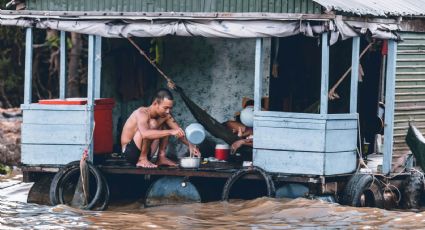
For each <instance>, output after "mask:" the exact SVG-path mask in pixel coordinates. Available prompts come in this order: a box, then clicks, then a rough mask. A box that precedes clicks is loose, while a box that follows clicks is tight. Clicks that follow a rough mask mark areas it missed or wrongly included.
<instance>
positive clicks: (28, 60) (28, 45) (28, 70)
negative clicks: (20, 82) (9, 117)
mask: <svg viewBox="0 0 425 230" xmlns="http://www.w3.org/2000/svg"><path fill="white" fill-rule="evenodd" d="M32 43H33V38H32V28H27V29H26V37H25V81H24V104H31V102H32V95H31V94H32V53H33V49H32Z"/></svg>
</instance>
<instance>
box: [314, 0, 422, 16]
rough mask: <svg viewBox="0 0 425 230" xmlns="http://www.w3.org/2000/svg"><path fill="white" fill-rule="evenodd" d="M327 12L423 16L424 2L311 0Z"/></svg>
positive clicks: (405, 0)
mask: <svg viewBox="0 0 425 230" xmlns="http://www.w3.org/2000/svg"><path fill="white" fill-rule="evenodd" d="M313 1H314V2H316V3H318V4H320V5H322V6H323V7H324V8H326V10H327V11H339V12H345V13H351V14H355V15H373V16H423V15H425V0H402V1H400V0H373V1H372V0H350V1H347V0H313Z"/></svg>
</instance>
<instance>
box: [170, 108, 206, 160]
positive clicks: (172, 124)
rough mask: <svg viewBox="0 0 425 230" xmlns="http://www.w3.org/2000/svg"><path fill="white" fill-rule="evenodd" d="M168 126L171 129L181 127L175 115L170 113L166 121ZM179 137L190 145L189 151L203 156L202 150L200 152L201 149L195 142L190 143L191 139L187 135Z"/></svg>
mask: <svg viewBox="0 0 425 230" xmlns="http://www.w3.org/2000/svg"><path fill="white" fill-rule="evenodd" d="M165 122H166V124H167V125H168V127H170V128H171V129H180V130H182V129H181V128H180V126H179V124H177V122H176V120H175V119H174V118H173V116H171V115H170V117H169V118H168V119H167V120H166V121H165ZM178 139H179V140H180V141H181V142H182V143H183V144H185V145H187V146H188V147H189V151H191V152H192V153H193V154H194V155H195V156H201V152H199V149H198V148H197V147H196V146H194V145H193V144H191V143H189V141H188V140H187V139H186V137H185V136H181V137H178Z"/></svg>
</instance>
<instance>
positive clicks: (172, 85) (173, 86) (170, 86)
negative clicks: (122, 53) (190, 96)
mask: <svg viewBox="0 0 425 230" xmlns="http://www.w3.org/2000/svg"><path fill="white" fill-rule="evenodd" d="M127 39H128V41H130V43H131V44H132V45H133V46H134V47H135V48H136V49H137V50H138V51H139V53H140V54H141V55H142V56H143V57H144V58H145V59H146V60H147V61H148V62H149V63H150V64H151V65H152V66H153V67H154V68H155V69H156V70H157V71H158V72H159V74H161V76H162V77H164V78H165V80H166V81H167V86H168V87H169V88H170V89H175V88H176V84H175V83H174V81H173V80H171V78H170V77H168V76H167V75H166V74H165V73H164V72H163V71H162V70H161V69H160V68H159V67H158V66H157V65H156V63H155V61H153V60H152V59H150V58H149V57H148V55H147V54H146V53H145V51H143V50H142V48H140V47H139V46H138V45H137V44H136V42H134V41H133V39H131V38H130V37H128V38H127Z"/></svg>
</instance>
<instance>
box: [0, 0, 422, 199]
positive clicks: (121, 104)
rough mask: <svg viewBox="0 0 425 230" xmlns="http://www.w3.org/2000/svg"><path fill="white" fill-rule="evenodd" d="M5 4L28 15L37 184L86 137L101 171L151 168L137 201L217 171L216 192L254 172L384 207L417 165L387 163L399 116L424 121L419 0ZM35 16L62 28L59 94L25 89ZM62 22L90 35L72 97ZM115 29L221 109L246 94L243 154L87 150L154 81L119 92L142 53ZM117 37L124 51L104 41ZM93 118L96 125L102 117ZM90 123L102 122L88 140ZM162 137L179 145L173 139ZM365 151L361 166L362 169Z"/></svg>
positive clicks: (74, 156)
mask: <svg viewBox="0 0 425 230" xmlns="http://www.w3.org/2000/svg"><path fill="white" fill-rule="evenodd" d="M11 7H14V6H13V5H12V6H11ZM16 7H17V9H16V10H14V9H5V10H1V11H0V25H1V26H18V27H25V28H26V57H25V58H26V62H25V63H26V65H25V97H24V103H23V104H22V106H21V108H22V110H23V116H24V117H23V125H22V165H23V171H24V173H25V179H26V180H28V181H41V179H40V178H41V177H43V175H48V174H49V173H50V174H49V175H50V180H47V181H48V182H45V181H44V184H43V185H37V183H36V185H35V186H39V187H41V188H44V189H47V190H49V189H50V187H52V186H50V184H52V182H51V180H52V177H53V175H52V173H53V172H57V171H58V170H59V169H60V168H62V167H63V166H64V165H66V164H68V163H70V162H72V161H76V160H80V158H81V156H82V154H83V152H84V149H85V148H86V147H87V146H88V147H89V148H88V149H89V159H90V160H91V161H92V162H94V163H95V164H94V165H95V167H97V168H98V169H99V170H100V171H101V172H102V173H103V174H104V175H105V176H106V177H108V176H110V175H114V174H128V175H130V174H135V175H155V176H161V177H159V178H158V179H155V180H153V181H151V182H149V183H151V184H152V186H151V187H150V189H149V190H148V191H147V197H146V201H145V202H146V204H153V203H155V202H156V203H158V202H159V203H161V202H162V203H164V200H167V199H166V198H167V196H168V197H169V196H170V194H176V191H179V193H178V194H180V195H181V197H182V199H183V200H185V201H188V200H190V201H202V200H204V199H203V194H202V192H201V190H202V189H200V188H199V187H202V186H197V184H196V183H197V182H195V181H196V180H197V179H199V178H200V179H203V180H208V179H211V178H215V179H221V180H222V181H223V183H221V184H220V183H218V184H219V185H217V186H218V187H219V188H217V190H218V191H220V196H222V198H223V199H228V198H229V194H231V187H232V186H233V185H234V183H235V181H237V180H245V179H246V180H249V179H256V180H260V181H264V182H265V183H263V184H265V185H266V186H263V187H264V189H265V191H266V192H265V195H268V196H273V197H275V196H277V197H302V196H306V195H310V196H327V197H330V199H331V200H333V201H337V202H340V203H344V204H350V205H354V206H376V207H384V206H387V205H386V204H385V202H384V199H383V197H384V193H385V194H386V195H388V194H390V195H392V196H394V199H395V200H397V199H398V198H400V197H403V196H404V194H402V193H400V194H396V192H394V191H392V189H394V188H396V187H398V188H401V189H398V190H400V191H403V187H402V184H403V183H401V182H403V181H406V182H409V181H413V180H411V178H412V177H413V175H414V173H412V172H410V171H408V170H407V171H406V170H401V171H399V172H395V171H394V169H395V168H394V167H393V165H392V164H393V157H394V156H399V155H400V154H405V153H408V151H409V149H408V147H407V146H406V144H405V141H404V138H405V135H406V132H407V128H408V122H409V121H413V122H414V123H415V124H416V125H417V126H418V128H419V130H421V131H422V132H424V131H425V125H424V124H425V112H424V111H425V110H424V106H425V99H424V98H425V77H424V76H425V19H424V17H425V1H423V0H406V1H403V3H402V4H400V2H399V1H396V0H390V1H388V0H387V1H384V0H379V1H373V2H372V1H368V0H353V1H343V0H246V1H242V0H193V1H183V0H158V1H153V0H140V1H129V0H109V1H106V0H99V1H88V0H80V1H67V0H26V1H24V2H22V3H20V4H18V5H16ZM36 29H53V30H58V31H61V33H60V35H61V46H60V51H61V73H60V85H59V86H58V87H59V89H60V93H59V100H58V101H62V102H63V101H65V102H66V103H56V102H57V101H55V100H47V101H38V102H37V101H34V100H33V99H32V91H31V89H32V87H31V83H32V57H33V48H32V44H33V31H34V30H36ZM69 32H73V33H80V34H84V35H86V36H88V64H87V65H88V71H87V76H88V77H87V79H88V82H87V98H85V99H84V100H77V102H76V101H75V100H71V99H69V98H68V99H67V98H66V95H67V93H66V88H67V86H66V85H67V80H66V66H67V64H66V55H65V54H66V36H67V34H68V33H69ZM126 38H138V39H147V40H146V41H149V42H150V40H151V39H158V38H160V39H161V43H162V51H163V52H162V53H161V57H162V59H163V60H162V63H161V68H162V69H163V70H164V71H165V72H167V73H168V75H169V76H172V77H173V79H174V81H175V82H176V83H177V84H178V85H180V86H181V87H182V88H183V89H184V90H185V91H186V92H187V95H188V96H189V97H190V98H191V99H192V100H193V101H194V102H196V103H197V104H199V105H200V106H201V107H203V108H204V109H205V110H206V111H207V112H208V113H210V114H211V115H212V116H213V117H215V118H216V119H217V120H219V121H225V120H226V119H229V118H231V117H232V115H233V113H234V112H236V111H237V110H240V109H241V107H240V103H241V100H242V98H243V97H251V98H253V99H254V125H253V130H254V137H253V145H254V146H253V166H254V167H242V166H241V165H239V166H238V165H233V164H226V165H225V167H224V168H225V170H223V165H220V166H217V165H214V166H213V165H209V164H207V165H204V166H201V167H200V168H199V169H197V170H187V169H179V168H177V169H175V168H166V169H163V168H160V169H139V168H135V167H130V166H122V165H119V164H115V165H114V164H105V163H98V164H97V163H96V158H100V156H103V155H105V154H106V155H107V154H109V153H112V152H113V151H112V147H110V146H112V144H118V145H119V143H117V142H118V140H119V139H118V138H117V136H118V135H119V133H120V126H119V125H117V124H118V123H119V121H120V120H121V121H122V120H124V121H125V119H126V118H127V117H128V116H129V114H130V112H131V111H132V110H133V109H135V108H137V107H139V106H141V105H148V104H149V101H148V99H147V98H148V95H149V92H152V91H153V90H155V89H156V88H159V87H160V86H165V82H163V81H160V80H158V81H157V82H155V81H151V82H150V84H145V85H144V86H143V87H144V88H143V89H144V92H145V94H143V95H142V94H140V93H139V94H138V95H137V93H136V94H131V95H129V91H130V89H131V86H132V85H133V86H134V84H139V86H140V85H142V84H141V83H140V81H141V80H140V79H141V78H140V75H137V76H138V77H136V78H134V77H133V78H132V77H131V76H130V75H132V74H134V73H130V72H128V70H131V69H132V68H133V69H134V68H137V67H138V66H139V64H135V63H134V62H133V63H128V62H127V61H123V60H130V59H126V58H128V56H131V55H132V53H131V52H134V50H133V51H129V50H132V48H129V47H131V46H130V45H129V43H128V42H127V39H126ZM140 41H141V40H139V42H140ZM143 41H144V42H146V41H145V40H143ZM123 43H125V44H124V45H123ZM116 47H118V51H120V50H121V52H120V53H119V54H118V53H117V52H115V53H114V55H108V52H111V50H114V48H116ZM120 60H121V62H126V63H125V64H123V63H120ZM140 65H143V64H140ZM146 68H147V67H146ZM350 70H351V71H350ZM145 77H148V78H149V76H145ZM345 78H346V79H345ZM137 79H139V80H137ZM344 79H345V81H344ZM125 82H127V83H125ZM120 87H123V88H120ZM126 87H129V88H126ZM127 89H128V90H127ZM136 91H137V90H136ZM135 95H136V96H135ZM264 97H266V98H268V105H267V107H268V110H267V111H264V110H263V109H262V108H263V107H265V105H264V104H262V103H261V99H262V98H264ZM102 98H113V99H114V101H115V102H114V101H111V100H108V99H102ZM338 98H339V99H338ZM131 99H136V100H131ZM176 100H177V102H178V103H177V105H176V108H175V110H174V115H175V117H176V120H178V121H179V122H181V125H182V126H186V125H188V124H189V123H191V122H193V121H195V120H194V119H193V118H192V116H191V114H190V112H189V110H188V109H187V108H186V107H185V106H184V104H183V103H180V102H182V101H181V100H180V99H176ZM114 104H115V107H114ZM96 114H98V116H99V117H101V118H98V119H95V118H96V116H97V115H96ZM105 117H108V118H105ZM95 120H97V121H96V125H95ZM98 123H99V124H102V125H101V127H103V128H104V127H107V128H106V129H105V130H102V131H99V128H98V127H100V126H99V125H98ZM94 129H95V130H96V129H97V130H98V132H99V133H100V134H98V135H96V134H95V135H94V136H95V137H94V139H93V141H92V139H91V136H92V132H93V130H94ZM94 132H96V131H94ZM105 134H106V136H105ZM377 134H379V135H377ZM380 135H382V136H383V138H381V137H380ZM211 140H212V141H215V142H216V141H219V140H218V139H217V138H211ZM382 140H383V144H382V145H381V144H380V143H381V142H382ZM367 143H368V144H367ZM375 143H376V144H375ZM96 146H97V147H96ZM105 146H106V150H104V149H102V148H103V147H105ZM108 146H109V147H108ZM364 146H368V148H363V147H364ZM375 146H376V147H375ZM170 149H171V150H170V151H172V152H175V153H177V152H184V151H185V149H184V148H183V149H182V148H181V146H179V145H176V144H173V145H172V146H171V147H170ZM96 152H97V153H99V154H96ZM379 152H381V153H382V154H380V153H379ZM366 155H368V157H367V158H368V159H369V161H367V163H368V164H369V166H366V167H368V168H370V171H369V170H363V172H362V173H359V171H360V168H361V167H364V165H363V163H364V160H363V158H366V157H365V156H366ZM372 159H373V160H372ZM406 159H407V158H406ZM372 162H374V163H373V164H375V165H374V166H372ZM409 167H410V166H409V165H403V169H405V168H409ZM65 168H66V167H65ZM68 169H69V167H68ZM62 171H63V170H62ZM247 174H248V176H247ZM251 174H252V175H251ZM145 178H146V177H145ZM191 182H193V183H192V184H191ZM53 183H55V182H53ZM199 183H201V182H199ZM412 183H413V182H412ZM46 184H47V185H46ZM164 184H168V185H170V186H169V187H171V188H172V189H171V190H172V191H171V190H170V191H169V193H168V194H167V191H165V192H164V191H161V189H158V188H161V186H162V185H164ZM188 184H190V186H187V185H188ZM260 184H261V183H260ZM171 185H172V186H171ZM388 185H394V186H388ZM220 186H221V187H220ZM258 186H261V185H258ZM106 187H108V185H107V183H106ZM189 188H190V189H189ZM184 189H189V190H190V192H188V191H187V192H182V191H183V190H184ZM50 190H51V189H50ZM394 190H395V189H394ZM159 191H161V192H159ZM173 192H174V193H173ZM180 192H181V193H180ZM387 193H388V194H387ZM158 197H161V199H162V200H161V199H159V200H158V199H157V200H155V201H153V200H154V198H158ZM404 199H405V200H408V199H411V198H409V197H407V198H406V197H404ZM50 200H52V197H50ZM53 200H54V201H57V200H55V199H53ZM399 205H401V204H399Z"/></svg>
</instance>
